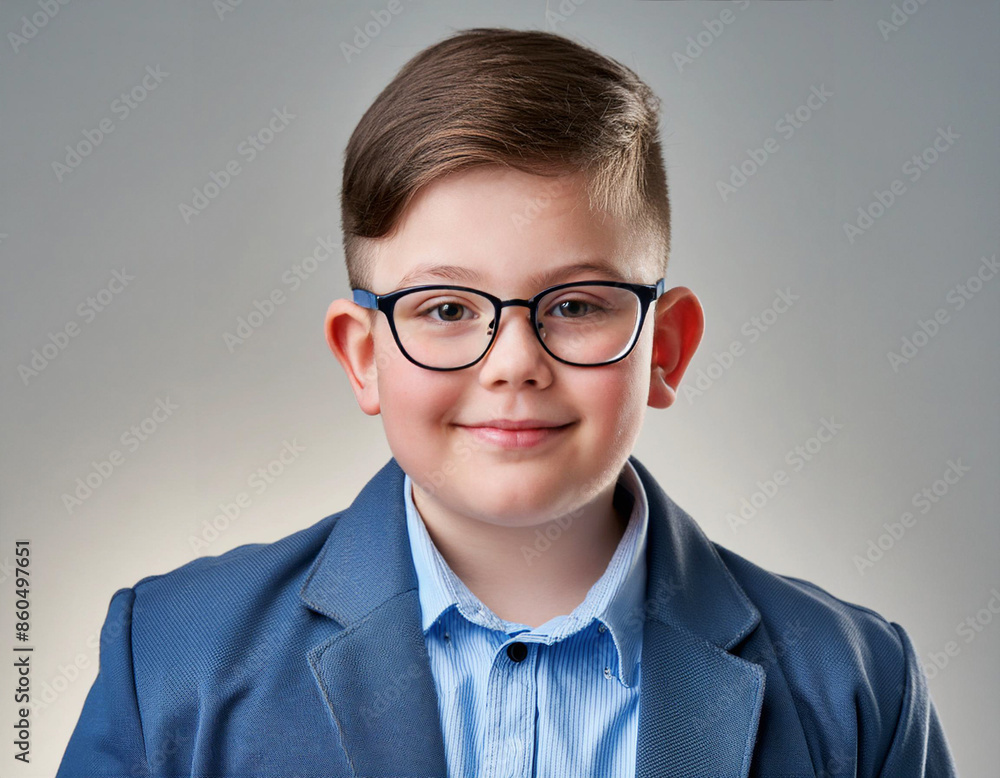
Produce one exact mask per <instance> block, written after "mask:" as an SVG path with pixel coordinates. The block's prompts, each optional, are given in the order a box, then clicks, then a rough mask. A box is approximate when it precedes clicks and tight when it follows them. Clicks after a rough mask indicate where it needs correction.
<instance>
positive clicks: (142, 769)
mask: <svg viewBox="0 0 1000 778" xmlns="http://www.w3.org/2000/svg"><path fill="white" fill-rule="evenodd" d="M629 462H630V463H631V464H632V466H633V467H634V468H635V471H636V473H637V474H638V476H639V478H640V480H641V482H642V486H643V488H644V490H645V495H646V499H647V502H648V511H649V517H648V527H647V529H648V532H647V547H646V592H645V600H644V602H643V611H642V613H643V618H644V621H643V633H642V650H641V668H642V682H641V687H642V688H641V693H640V695H639V728H638V741H637V744H636V766H635V774H636V778H664V776H670V777H673V776H696V777H697V778H702V777H704V776H712V778H731V777H733V776H739V778H748V777H749V776H753V777H754V778H758V777H759V778H799V777H801V778H806V777H807V776H808V777H810V778H815V776H817V775H819V776H823V777H824V778H831V777H832V776H838V778H839V777H840V776H843V777H844V778H848V777H851V778H854V777H856V776H861V777H863V778H874V777H875V776H881V777H882V778H921V777H922V776H923V777H925V778H941V777H942V776H945V777H946V776H953V775H955V767H954V764H953V762H952V759H951V755H950V753H949V750H948V744H947V741H946V739H945V735H944V732H943V730H942V728H941V723H940V721H939V719H938V715H937V711H936V710H935V708H934V705H933V703H932V702H931V699H930V696H929V694H928V689H927V679H926V676H925V675H924V673H923V670H922V668H921V666H920V664H919V662H918V661H917V657H916V655H915V654H914V651H913V646H912V644H911V643H910V640H909V638H908V637H907V635H906V633H905V631H904V630H903V629H902V627H900V626H899V625H897V624H892V623H890V622H888V621H886V620H885V619H884V618H882V617H881V616H879V615H878V614H877V613H874V612H873V611H871V610H869V609H867V608H863V607H860V606H858V605H852V604H850V603H847V602H844V601H842V600H839V599H837V598H836V597H834V596H832V595H830V594H829V593H827V592H825V591H823V590H822V589H820V588H819V587H817V586H814V585H812V584H810V583H807V582H805V581H800V580H797V579H795V578H789V577H787V576H781V575H776V574H774V573H770V572H768V571H766V570H764V569H762V568H760V567H758V566H756V565H754V564H753V563H752V562H750V561H748V560H746V559H744V558H742V557H740V556H739V555H737V554H735V553H733V552H731V551H729V550H727V549H725V548H723V547H721V546H719V545H717V544H715V543H712V542H711V541H709V540H708V538H706V537H705V535H704V533H703V532H702V531H701V529H700V528H699V527H698V525H697V523H696V522H695V521H694V519H692V518H691V517H690V516H689V515H688V514H687V513H686V512H685V511H684V510H683V509H682V508H680V507H679V506H678V505H677V504H676V503H674V502H673V501H672V500H671V499H670V498H669V497H668V496H667V495H666V494H665V493H664V492H663V490H662V489H661V488H660V487H659V485H658V484H657V482H656V480H655V479H654V478H653V476H652V474H650V472H649V471H648V470H646V469H645V468H644V467H643V466H642V465H641V464H640V463H639V462H638V460H636V459H635V458H634V457H630V458H629ZM404 478H405V474H404V473H403V471H402V469H401V468H400V467H399V464H398V463H397V462H396V460H395V459H390V460H389V461H388V462H387V463H386V465H385V466H384V467H383V468H382V469H381V470H380V471H379V472H378V473H377V474H375V476H374V477H373V478H372V479H371V480H370V481H369V482H368V483H367V484H366V485H365V487H364V488H363V489H362V490H361V492H360V493H359V494H358V496H357V497H356V498H355V500H354V502H353V503H352V504H351V505H350V507H349V508H347V509H346V510H344V511H342V512H339V513H336V514H333V515H331V516H328V517H327V518H325V519H323V520H322V521H320V522H318V523H317V524H315V525H313V526H312V527H309V528H307V529H304V530H302V531H300V532H297V533H295V534H293V535H290V536H288V537H286V538H283V539H282V540H279V541H277V542H275V543H269V544H252V545H247V546H241V547H240V548H236V549H233V550H232V551H229V552H227V553H225V554H223V555H221V556H218V557H202V558H200V559H196V560H194V561H192V562H190V563H188V564H186V565H184V566H183V567H180V568H178V569H176V570H173V571H171V572H169V573H166V574H164V575H155V576H150V577H147V578H144V579H142V580H141V581H139V582H137V583H136V584H135V585H134V586H132V587H129V588H124V589H121V590H119V591H118V592H116V593H115V594H114V596H113V597H112V598H111V605H110V608H109V610H108V616H107V620H106V622H105V624H104V628H103V629H102V631H101V643H100V670H99V673H98V675H97V679H96V680H95V681H94V685H93V687H92V688H91V690H90V693H89V694H88V696H87V699H86V701H85V703H84V706H83V711H82V713H81V714H80V719H79V721H78V723H77V726H76V729H75V730H74V732H73V736H72V738H71V739H70V742H69V744H68V746H67V748H66V751H65V754H64V756H63V760H62V764H61V765H60V768H59V772H58V774H57V778H112V777H114V778H180V777H181V776H184V778H229V777H230V776H231V777H232V778H294V777H295V776H298V778H360V776H368V777H369V778H371V777H373V776H382V777H383V778H387V777H388V776H394V777H395V778H402V776H409V777H410V778H415V777H416V776H423V778H428V776H434V777H435V778H443V776H446V775H447V771H446V761H445V760H446V754H445V745H444V738H443V735H442V731H441V726H440V721H439V712H438V707H437V691H436V688H435V684H434V678H433V674H432V671H431V667H430V657H429V654H428V652H427V648H426V642H425V638H424V633H423V629H422V626H421V605H420V598H419V596H418V591H417V577H416V572H415V569H414V565H413V559H412V555H411V553H410V549H409V544H408V540H407V530H406V510H405V504H404V503H405V501H404V493H403V481H404ZM501 758H503V757H501ZM570 774H571V773H569V772H565V771H560V772H558V773H557V775H560V776H562V775H570ZM574 778H575V777H574ZM602 778H603V776H602Z"/></svg>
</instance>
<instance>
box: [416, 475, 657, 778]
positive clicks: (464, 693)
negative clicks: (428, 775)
mask: <svg viewBox="0 0 1000 778" xmlns="http://www.w3.org/2000/svg"><path fill="white" fill-rule="evenodd" d="M411 488H412V482H411V480H410V477H409V476H406V477H405V479H404V481H403V489H404V493H405V501H406V528H407V532H408V536H409V542H410V551H411V553H412V556H413V564H414V567H415V568H416V573H417V581H418V586H419V596H420V609H421V614H422V624H423V630H424V639H425V641H426V644H427V651H428V654H429V655H430V664H431V672H432V674H433V676H434V683H435V686H436V688H437V698H438V715H439V717H440V722H441V730H442V734H443V736H444V746H445V756H446V759H447V765H448V775H449V776H450V778H467V777H468V776H477V778H507V776H517V777H518V778H529V776H543V777H546V778H547V777H548V776H573V778H586V777H587V776H602V777H603V776H614V777H615V778H631V777H632V776H634V775H635V764H636V746H637V740H638V733H639V680H640V665H639V659H640V656H641V651H642V627H643V621H644V616H645V614H644V598H645V591H646V531H647V526H648V523H649V509H648V504H647V501H646V494H645V491H644V490H643V486H642V482H641V481H640V480H639V476H638V474H637V473H636V472H635V468H634V467H633V466H632V464H631V462H628V461H626V463H625V467H624V468H623V470H622V473H621V475H620V476H619V479H618V489H617V490H616V493H615V505H616V506H617V507H619V509H620V510H621V511H622V513H623V515H625V514H627V515H628V516H629V520H628V525H627V527H626V529H625V533H624V535H623V536H622V538H621V540H620V541H619V543H618V548H617V549H616V550H615V553H614V556H613V557H612V559H611V562H610V563H609V564H608V567H607V569H606V570H605V571H604V573H603V574H602V575H601V577H600V578H599V579H598V580H597V582H596V583H595V584H594V585H593V586H592V587H591V588H590V591H589V592H587V596H586V598H585V599H584V600H583V602H581V603H580V604H579V605H578V606H577V607H576V608H574V609H573V612H572V613H570V614H569V615H568V616H567V615H561V616H556V617H554V618H552V619H550V620H549V621H547V622H546V623H545V624H542V625H541V626H539V627H536V628H534V629H532V628H530V627H529V626H528V625H526V624H517V623H514V622H510V621H505V620H504V619H501V618H500V617H499V616H497V615H496V614H495V613H494V612H493V611H492V610H490V609H489V608H488V607H486V606H485V605H483V603H482V602H480V601H479V599H478V598H477V597H476V596H475V595H474V594H473V593H472V592H471V591H470V590H469V588H468V587H467V586H466V585H465V584H464V583H463V582H462V581H461V579H459V578H458V576H456V575H455V573H454V572H453V571H452V570H451V568H450V567H449V566H448V563H447V562H446V561H445V560H444V557H442V556H441V553H440V552H439V551H438V550H437V548H436V547H435V546H434V543H433V541H432V540H431V538H430V535H429V534H428V533H427V528H426V526H425V525H424V522H423V519H422V518H421V516H420V513H419V512H418V511H417V509H416V506H415V505H414V503H413V495H412V491H411ZM629 503H631V509H630V506H629ZM629 510H631V512H630V513H629ZM535 550H538V551H540V552H542V553H544V542H540V543H539V544H537V545H536V549H535ZM402 747H405V744H402Z"/></svg>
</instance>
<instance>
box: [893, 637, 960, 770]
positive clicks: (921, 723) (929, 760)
mask: <svg viewBox="0 0 1000 778" xmlns="http://www.w3.org/2000/svg"><path fill="white" fill-rule="evenodd" d="M890 623H891V624H892V627H893V628H894V629H895V630H896V634H897V635H898V636H899V640H900V642H901V643H902V648H903V655H904V660H905V677H904V679H903V700H902V704H901V706H900V710H899V718H898V719H897V721H896V729H895V732H894V734H893V737H892V742H891V743H890V745H889V750H888V752H887V753H886V757H885V761H884V762H883V764H882V769H881V770H880V771H879V773H878V774H879V775H880V776H885V778H894V776H900V777H901V778H902V776H906V777H907V778H910V777H911V776H912V778H951V777H952V776H956V775H957V774H958V773H957V771H956V769H955V762H954V761H953V759H952V756H951V750H950V748H949V746H948V741H947V739H946V737H945V734H944V729H943V728H942V727H941V721H940V720H939V719H938V714H937V710H936V709H935V707H934V702H933V700H931V697H930V692H929V691H928V688H927V676H926V675H925V674H924V670H923V668H922V667H921V666H920V662H919V660H918V659H917V654H916V651H914V649H913V644H912V643H911V642H910V638H909V636H908V635H907V634H906V631H905V630H904V629H903V628H902V627H901V626H899V625H898V624H896V623H895V622H890Z"/></svg>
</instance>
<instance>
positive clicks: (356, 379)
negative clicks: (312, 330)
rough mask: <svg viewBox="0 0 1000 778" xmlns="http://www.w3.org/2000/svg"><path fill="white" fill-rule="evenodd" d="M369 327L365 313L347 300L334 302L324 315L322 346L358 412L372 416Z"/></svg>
mask: <svg viewBox="0 0 1000 778" xmlns="http://www.w3.org/2000/svg"><path fill="white" fill-rule="evenodd" d="M372 323H373V322H372V321H371V318H370V316H369V312H368V310H367V309H366V308H362V307H361V306H360V305H358V304H356V303H355V302H353V301H351V300H347V299H339V300H334V301H333V302H332V303H330V307H329V308H328V309H327V311H326V342H327V343H328V344H329V346H330V350H331V351H332V352H333V355H334V356H335V357H336V358H337V361H338V362H340V365H341V367H343V368H344V372H345V373H347V378H348V380H350V382H351V388H352V389H353V390H354V396H355V397H356V398H357V400H358V405H359V406H361V410H363V411H364V412H365V413H367V414H368V415H369V416H376V415H377V414H378V413H379V412H380V410H381V407H380V406H379V399H378V365H377V360H376V356H375V339H374V334H373V332H372Z"/></svg>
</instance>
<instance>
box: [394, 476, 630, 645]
mask: <svg viewBox="0 0 1000 778" xmlns="http://www.w3.org/2000/svg"><path fill="white" fill-rule="evenodd" d="M412 494H413V502H414V505H415V506H416V508H417V510H418V511H419V513H420V515H421V517H422V518H423V521H424V526H425V527H426V528H427V532H428V534H429V535H430V537H431V540H432V541H433V543H434V545H435V547H436V548H437V549H438V551H439V552H440V553H441V556H443V557H444V559H445V561H446V562H447V563H448V566H449V567H451V569H452V570H453V571H454V572H455V575H457V576H458V577H459V578H460V579H461V580H462V582H463V583H464V584H465V585H466V586H467V587H468V588H469V590H470V591H471V592H472V593H473V594H474V595H476V597H478V598H479V600H480V601H481V602H482V603H483V604H484V605H486V606H487V607H488V608H489V609H490V610H492V611H493V612H494V613H496V614H497V616H499V617H500V618H502V619H505V620H507V621H512V622H515V623H519V624H527V625H528V626H529V627H532V628H534V627H537V626H539V625H541V624H544V623H545V622H546V621H548V620H549V619H551V618H553V617H555V616H559V615H563V614H569V613H571V612H572V611H573V609H574V608H576V606H577V605H579V604H580V603H581V602H583V600H584V598H585V597H586V596H587V592H588V591H589V590H590V587H591V586H593V585H594V583H595V582H596V581H597V580H598V579H599V578H600V577H601V575H603V573H604V571H605V570H606V569H607V567H608V564H609V563H610V561H611V558H612V556H614V553H615V550H616V549H617V548H618V544H619V543H620V541H621V539H622V536H623V535H624V533H625V529H626V527H627V526H628V520H629V516H627V515H624V513H623V509H624V506H622V505H619V506H618V508H617V509H616V506H615V504H614V499H613V498H614V494H615V484H612V485H611V488H610V489H607V490H605V491H604V492H603V493H601V495H600V496H599V497H598V498H597V499H595V500H594V501H593V502H591V503H590V504H589V505H587V506H586V507H585V508H583V509H582V510H580V511H579V512H575V513H574V515H573V517H572V521H569V522H567V521H563V522H556V521H552V522H547V523H545V524H541V525H534V526H531V527H501V526H498V525H495V524H488V523H486V522H483V521H479V520H477V519H473V518H469V517H467V516H463V515H460V514H456V513H454V512H451V511H448V510H446V509H443V507H442V506H441V505H440V503H438V502H436V501H434V500H433V499H431V498H430V497H429V496H428V495H426V494H425V493H424V492H423V491H422V490H421V489H420V488H419V487H418V486H417V485H416V483H413V490H412ZM560 524H561V525H562V526H560ZM549 526H551V527H555V528H556V529H557V530H558V533H559V534H558V535H557V534H556V531H551V532H550V535H548V536H547V535H546V533H545V530H546V527H549ZM563 527H565V529H563ZM538 530H541V531H542V534H541V535H539V534H538ZM539 537H546V538H548V537H554V538H555V539H554V540H551V541H550V543H549V545H548V546H541V547H540V545H539V543H538V539H539Z"/></svg>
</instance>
